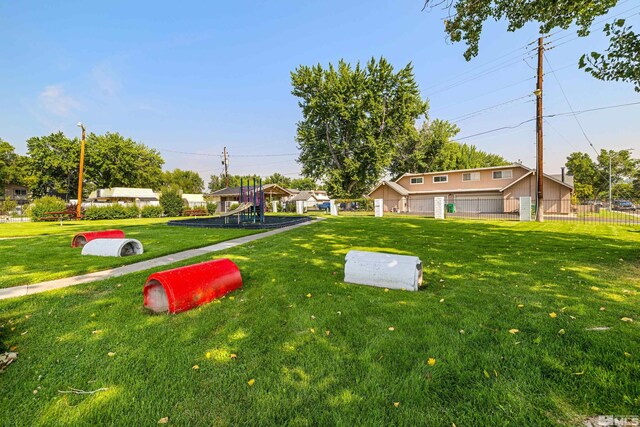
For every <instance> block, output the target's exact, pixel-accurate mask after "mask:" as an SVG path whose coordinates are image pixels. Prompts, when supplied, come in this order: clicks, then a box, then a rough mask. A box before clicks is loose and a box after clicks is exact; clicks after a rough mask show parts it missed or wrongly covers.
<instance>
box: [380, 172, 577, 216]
mask: <svg viewBox="0 0 640 427" xmlns="http://www.w3.org/2000/svg"><path fill="white" fill-rule="evenodd" d="M536 188H537V178H536V172H535V171H534V170H532V169H530V168H528V167H526V166H524V165H522V164H519V163H514V164H511V165H507V166H496V167H488V168H476V169H464V170H449V171H441V172H429V173H406V174H404V175H402V176H401V177H400V178H398V179H397V180H395V181H382V182H381V183H379V184H378V185H377V186H376V187H375V188H374V189H373V191H371V193H369V197H371V198H373V199H383V201H384V202H383V204H384V210H385V211H388V212H389V211H390V212H407V213H432V212H433V210H434V209H433V207H434V198H435V197H444V199H445V203H453V204H454V206H455V207H456V210H457V211H458V212H465V211H466V212H486V213H508V212H517V211H518V209H519V203H518V202H517V201H518V200H519V198H520V197H522V196H528V197H531V200H532V203H534V204H535V202H536V194H537V190H536ZM543 190H544V194H543V195H544V200H545V203H544V207H545V212H546V213H557V214H568V213H570V209H571V193H572V191H573V186H572V185H571V184H569V183H567V182H563V181H562V180H561V179H557V178H555V177H553V176H550V175H547V174H545V175H544V179H543Z"/></svg>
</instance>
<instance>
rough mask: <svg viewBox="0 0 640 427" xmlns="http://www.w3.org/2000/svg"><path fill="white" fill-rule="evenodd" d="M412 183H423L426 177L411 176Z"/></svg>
mask: <svg viewBox="0 0 640 427" xmlns="http://www.w3.org/2000/svg"><path fill="white" fill-rule="evenodd" d="M410 182H411V185H415V184H422V183H424V178H423V177H421V176H420V177H415V178H411V181H410Z"/></svg>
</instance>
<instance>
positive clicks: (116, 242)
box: [82, 239, 143, 257]
mask: <svg viewBox="0 0 640 427" xmlns="http://www.w3.org/2000/svg"><path fill="white" fill-rule="evenodd" d="M142 253H143V249H142V243H140V241H139V240H136V239H94V240H91V241H90V242H88V243H87V244H86V245H84V247H83V248H82V255H97V256H117V257H120V256H130V255H140V254H142Z"/></svg>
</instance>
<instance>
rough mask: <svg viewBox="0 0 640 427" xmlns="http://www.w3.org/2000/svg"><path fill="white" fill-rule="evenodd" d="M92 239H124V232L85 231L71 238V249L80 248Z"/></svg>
mask: <svg viewBox="0 0 640 427" xmlns="http://www.w3.org/2000/svg"><path fill="white" fill-rule="evenodd" d="M94 239H124V232H123V231H122V230H101V231H85V232H83V233H78V234H76V235H75V236H73V240H71V247H72V248H81V247H83V246H84V245H86V244H87V242H90V241H92V240H94Z"/></svg>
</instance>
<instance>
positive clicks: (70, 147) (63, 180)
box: [27, 132, 80, 200]
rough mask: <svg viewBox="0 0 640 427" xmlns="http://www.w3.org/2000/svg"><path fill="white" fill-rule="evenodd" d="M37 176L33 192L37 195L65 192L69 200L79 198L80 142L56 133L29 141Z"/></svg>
mask: <svg viewBox="0 0 640 427" xmlns="http://www.w3.org/2000/svg"><path fill="white" fill-rule="evenodd" d="M27 152H28V155H29V157H30V159H31V161H30V165H29V166H30V172H31V174H32V175H33V176H34V181H33V183H32V187H31V192H32V193H33V196H34V197H42V196H47V195H63V196H64V197H65V198H66V199H67V200H68V199H69V198H72V197H77V193H78V166H79V159H80V142H79V141H78V139H77V138H74V139H69V138H67V137H66V136H65V135H64V133H62V132H57V133H52V134H51V135H48V136H41V137H33V138H29V139H28V140H27Z"/></svg>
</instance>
